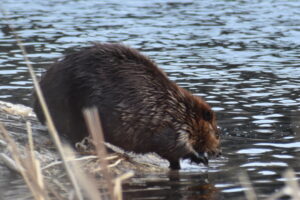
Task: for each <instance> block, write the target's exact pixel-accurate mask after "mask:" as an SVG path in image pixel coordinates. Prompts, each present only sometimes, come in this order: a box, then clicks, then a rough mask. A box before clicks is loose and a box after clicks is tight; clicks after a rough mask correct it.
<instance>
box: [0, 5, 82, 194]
mask: <svg viewBox="0 0 300 200" xmlns="http://www.w3.org/2000/svg"><path fill="white" fill-rule="evenodd" d="M2 13H3V15H4V16H7V14H6V12H5V11H3V10H2ZM7 24H8V26H9V28H10V29H11V31H12V33H13V34H14V37H15V39H16V42H17V45H18V46H19V48H20V49H21V52H22V55H23V58H24V60H25V63H26V65H27V67H28V70H29V73H30V76H31V78H32V81H33V84H34V89H35V92H36V94H37V97H38V100H39V102H40V105H41V107H42V110H43V113H44V115H45V118H46V124H47V127H48V130H49V132H50V135H51V137H52V139H53V141H54V144H55V146H56V148H57V150H58V152H59V154H60V157H61V159H62V161H63V165H64V167H65V169H66V172H67V174H68V176H69V178H70V181H71V183H72V185H73V188H74V190H75V193H76V197H77V199H79V200H83V196H82V194H81V191H80V188H79V186H78V182H77V180H76V179H75V175H74V173H73V172H72V171H71V170H70V167H69V165H68V163H67V162H66V157H65V155H64V152H63V147H62V144H61V141H60V139H59V137H58V134H57V130H56V128H55V126H54V123H53V120H52V118H51V116H50V113H49V109H48V107H47V105H46V101H45V98H44V96H43V93H42V90H41V88H40V85H39V83H38V81H37V78H36V76H35V73H34V71H33V67H32V65H31V63H30V61H29V59H28V56H27V52H26V49H25V47H24V45H23V44H22V42H21V39H20V38H19V36H18V34H17V33H16V31H15V28H14V27H13V25H12V23H9V22H8V23H7Z"/></svg>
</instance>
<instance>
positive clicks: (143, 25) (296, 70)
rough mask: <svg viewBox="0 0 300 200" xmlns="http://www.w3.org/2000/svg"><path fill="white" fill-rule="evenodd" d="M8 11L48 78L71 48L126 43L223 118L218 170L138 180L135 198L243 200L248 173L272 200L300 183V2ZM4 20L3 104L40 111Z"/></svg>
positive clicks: (160, 0) (17, 7)
mask: <svg viewBox="0 0 300 200" xmlns="http://www.w3.org/2000/svg"><path fill="white" fill-rule="evenodd" d="M2 2H4V3H3V4H2V5H3V6H4V7H5V8H6V9H7V10H8V11H9V13H10V15H9V16H10V18H11V19H12V20H13V23H14V24H15V27H16V29H17V31H18V33H19V35H20V36H21V37H22V39H23V42H24V44H25V46H26V48H27V50H28V53H29V54H28V56H29V58H30V60H31V62H32V64H33V66H34V67H35V69H36V71H37V72H38V73H39V74H40V73H41V72H43V71H44V68H45V67H46V66H47V65H48V64H50V63H51V62H53V59H55V58H58V57H59V56H61V54H62V53H63V52H64V51H65V49H66V48H69V47H73V46H84V45H87V44H88V42H91V41H102V42H123V43H125V44H128V45H131V46H133V47H135V48H137V49H139V50H141V51H142V52H144V53H145V54H147V55H148V56H150V57H151V58H153V59H154V60H155V61H156V62H157V63H158V65H159V66H160V67H162V68H163V69H164V70H165V71H166V72H167V74H168V75H169V77H170V78H171V79H172V80H174V81H176V82H177V83H178V84H179V85H180V86H182V87H185V88H187V89H189V90H191V91H192V92H193V93H195V94H196V95H199V96H203V97H204V98H205V99H206V100H207V101H208V102H209V103H210V104H211V105H212V106H213V108H214V110H215V111H216V112H217V114H218V119H219V126H220V127H221V130H222V133H223V138H224V139H223V144H222V146H223V152H224V157H223V158H221V159H219V160H213V161H212V162H211V164H210V168H209V169H206V168H205V167H202V166H200V167H199V166H194V165H193V164H189V163H186V162H184V163H183V166H184V169H183V170H182V172H180V173H179V174H152V175H149V176H147V177H145V176H141V177H139V176H137V177H135V178H134V179H133V180H132V181H130V182H129V183H127V184H126V185H125V186H124V187H125V196H126V197H128V198H130V199H133V198H136V199H150V197H151V198H154V199H160V198H168V197H170V198H171V197H172V198H173V199H182V198H185V199H213V198H216V199H229V198H234V199H243V198H244V194H243V188H242V187H241V186H240V184H239V179H238V176H239V171H242V170H244V171H247V173H248V174H249V176H250V179H251V181H252V182H253V184H254V188H255V190H256V191H257V193H258V195H259V197H265V196H268V195H269V194H271V193H272V192H274V191H275V190H276V189H278V188H280V187H281V186H282V185H283V179H282V178H281V174H282V172H283V170H284V169H286V168H287V167H292V168H294V169H295V170H296V172H297V173H298V175H299V174H300V166H299V151H300V143H299V141H300V136H299V134H300V117H299V110H300V96H299V92H300V29H299V26H300V2H298V1H292V0H290V1H284V2H282V1H262V0H255V1H225V0H220V1H186V2H182V1H177V0H175V1H164V0H154V1H149V2H148V1H147V2H146V1H134V0H131V1H122V3H120V2H119V1H116V0H109V1H108V0H107V1H101V2H100V1H96V0H89V1H75V0H74V1H72V0H71V1H55V0H50V1H27V0H20V1H11V0H4V1H2ZM3 18H4V17H3V16H2V15H0V19H1V20H0V29H1V30H0V99H1V100H5V101H10V102H15V103H23V104H26V105H30V102H31V101H30V96H31V88H32V84H31V81H30V78H29V75H28V73H27V69H26V67H25V65H24V61H23V58H22V56H21V53H20V50H19V49H18V47H17V46H16V44H15V40H14V38H13V36H12V35H11V32H10V30H9V29H8V26H7V24H6V22H5V21H4V20H2V19H3ZM148 197H149V198H148Z"/></svg>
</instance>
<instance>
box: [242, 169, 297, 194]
mask: <svg viewBox="0 0 300 200" xmlns="http://www.w3.org/2000/svg"><path fill="white" fill-rule="evenodd" d="M282 176H283V178H284V182H285V186H284V187H283V188H282V189H280V190H278V191H276V192H274V194H272V195H270V196H269V197H268V198H267V199H266V200H277V199H281V198H282V197H283V196H289V197H290V198H291V200H300V186H299V184H298V182H297V176H296V174H295V172H294V170H292V169H287V170H286V171H285V172H284V173H283V175H282ZM239 179H240V183H241V185H242V187H243V188H244V189H245V196H246V199H247V200H257V197H256V193H255V191H254V189H253V186H252V184H251V182H250V179H249V177H248V175H247V174H246V173H241V174H240V176H239Z"/></svg>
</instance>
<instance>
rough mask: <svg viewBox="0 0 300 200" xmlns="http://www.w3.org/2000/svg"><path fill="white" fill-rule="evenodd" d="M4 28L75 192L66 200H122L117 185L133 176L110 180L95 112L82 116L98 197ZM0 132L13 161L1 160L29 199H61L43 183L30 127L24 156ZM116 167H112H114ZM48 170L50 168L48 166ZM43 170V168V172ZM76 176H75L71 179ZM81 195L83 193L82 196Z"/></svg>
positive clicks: (30, 68)
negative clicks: (97, 168) (97, 170)
mask: <svg viewBox="0 0 300 200" xmlns="http://www.w3.org/2000/svg"><path fill="white" fill-rule="evenodd" d="M2 13H3V14H4V16H7V14H6V12H4V11H3V10H2ZM8 26H9V28H10V29H11V31H12V32H13V33H14V36H15V39H16V41H17V45H18V46H19V48H20V49H21V51H22V54H23V57H24V60H25V63H26V65H27V67H28V70H29V73H30V76H31V78H32V80H33V84H34V89H35V92H36V94H37V97H38V100H39V102H40V104H41V107H42V110H43V112H44V115H45V118H46V124H47V127H48V130H49V133H50V135H51V137H52V140H53V142H54V144H55V146H56V149H57V150H58V152H59V155H60V157H61V160H62V161H61V163H62V164H63V166H64V168H65V172H66V174H67V175H68V178H69V180H70V183H71V185H72V187H73V191H75V193H74V195H73V194H72V192H70V193H69V194H68V199H78V200H83V199H84V197H87V198H88V199H92V200H98V199H118V200H120V199H122V191H121V182H122V181H123V180H125V179H127V178H129V177H131V176H132V175H133V173H132V172H131V173H126V174H124V175H122V176H120V177H118V178H116V179H115V180H114V179H113V177H112V175H111V173H110V170H109V164H108V162H107V159H105V158H107V157H108V156H107V153H106V149H105V146H104V139H103V138H104V137H103V133H102V131H101V130H102V128H101V123H100V119H99V116H98V114H97V111H96V110H89V111H86V112H85V117H86V121H87V124H88V128H89V130H90V133H91V135H92V136H93V138H94V141H96V143H95V147H96V152H97V155H98V157H97V159H99V160H100V164H101V169H102V171H101V173H102V174H103V179H104V182H106V183H107V192H105V194H100V193H99V190H98V188H97V187H96V185H97V184H96V179H95V178H94V177H91V176H89V175H88V174H87V172H85V171H83V170H82V169H81V168H80V167H78V165H77V164H74V160H76V159H75V153H74V152H73V151H72V150H71V148H69V147H64V146H63V145H62V143H61V141H60V139H59V137H58V133H57V130H56V128H55V126H54V123H53V120H52V118H51V116H50V113H49V110H48V108H47V105H46V102H45V99H44V96H43V94H42V90H41V88H40V85H39V83H38V81H37V78H36V76H35V73H34V71H33V67H32V65H31V64H30V61H29V59H28V56H27V53H26V49H25V48H24V46H23V44H22V42H21V40H20V38H19V36H18V35H17V34H16V32H15V29H14V27H13V26H12V23H10V22H8ZM0 130H1V133H2V135H3V138H4V140H5V142H6V143H7V146H8V148H9V150H10V153H11V155H12V157H13V159H14V161H12V160H11V159H9V157H5V156H3V155H2V157H4V160H6V162H7V163H9V164H8V165H9V166H11V169H14V170H16V171H18V172H19V173H20V174H21V175H22V177H23V179H24V180H25V182H26V184H27V186H28V187H29V189H30V191H31V193H32V196H33V197H34V199H37V200H44V199H50V198H49V194H51V195H52V196H51V199H53V197H55V199H64V197H63V196H64V195H62V194H60V193H59V192H58V191H56V190H55V189H54V188H53V187H51V186H50V185H47V182H45V181H44V178H43V174H42V169H41V167H40V162H39V161H38V160H37V159H36V158H35V155H34V144H33V139H32V131H31V127H30V123H27V131H28V138H29V140H28V143H29V146H28V147H27V148H26V151H25V152H24V154H21V152H20V151H19V149H18V146H17V144H16V142H15V141H14V140H13V139H12V138H11V137H10V136H9V134H8V132H7V130H6V129H5V127H4V126H3V125H2V124H1V123H0ZM115 164H116V163H115ZM48 167H50V166H48ZM43 169H45V167H44V168H43ZM75 174H76V176H75ZM56 183H57V185H60V183H59V182H56ZM60 188H61V191H67V190H66V189H65V188H64V186H60ZM83 192H84V193H83Z"/></svg>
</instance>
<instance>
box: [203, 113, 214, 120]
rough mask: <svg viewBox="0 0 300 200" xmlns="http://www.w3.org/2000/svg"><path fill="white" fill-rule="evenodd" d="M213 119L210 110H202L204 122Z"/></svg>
mask: <svg viewBox="0 0 300 200" xmlns="http://www.w3.org/2000/svg"><path fill="white" fill-rule="evenodd" d="M212 118H213V113H212V112H211V111H210V110H204V111H203V119H204V120H205V121H211V120H212Z"/></svg>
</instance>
